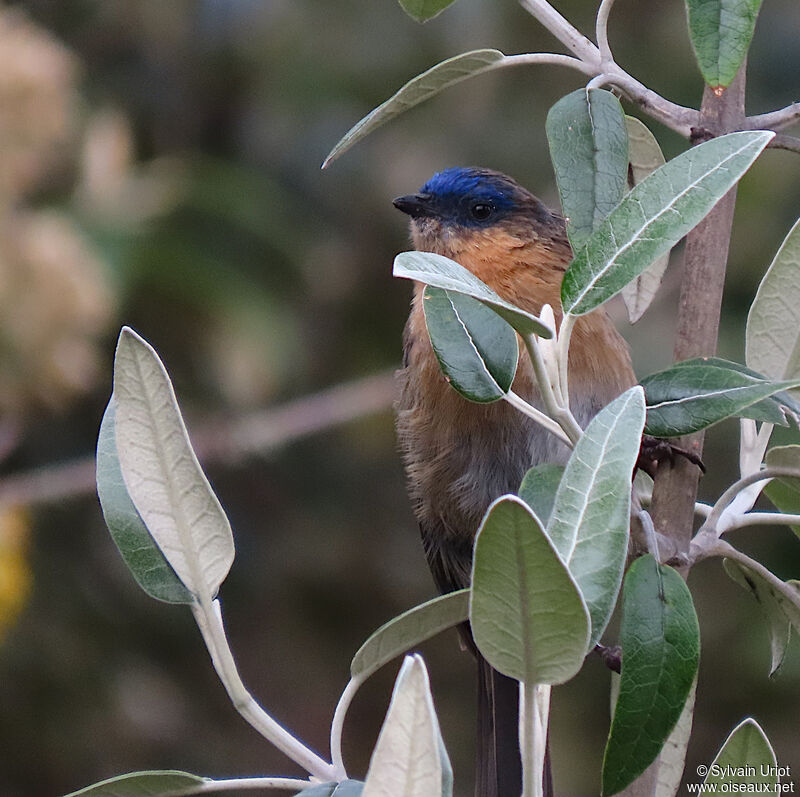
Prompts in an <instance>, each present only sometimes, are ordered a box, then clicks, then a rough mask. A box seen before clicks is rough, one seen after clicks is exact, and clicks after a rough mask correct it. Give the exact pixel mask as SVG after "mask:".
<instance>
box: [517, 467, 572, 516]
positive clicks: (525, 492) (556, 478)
mask: <svg viewBox="0 0 800 797" xmlns="http://www.w3.org/2000/svg"><path fill="white" fill-rule="evenodd" d="M563 475H564V466H563V465H535V466H534V467H532V468H531V469H530V470H529V471H528V472H527V473H526V474H525V476H524V477H523V479H522V484H520V486H519V490H518V495H519V497H520V498H521V499H522V500H523V501H524V502H525V503H526V504H527V505H528V506H529V507H530V508H531V509H532V510H533V514H534V515H536V517H538V518H539V519H540V520H541V521H542V523H543V524H544V525H545V526H547V524H548V523H549V522H550V515H551V514H552V512H553V504H554V503H555V500H556V493H557V492H558V485H559V484H560V483H561V477H562V476H563Z"/></svg>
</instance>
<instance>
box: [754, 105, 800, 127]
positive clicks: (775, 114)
mask: <svg viewBox="0 0 800 797" xmlns="http://www.w3.org/2000/svg"><path fill="white" fill-rule="evenodd" d="M797 122H800V102H793V103H792V104H791V105H787V106H786V107H785V108H781V109H780V110H779V111H770V112H769V113H761V114H758V115H756V116H748V117H747V120H746V125H745V129H747V130H775V131H776V132H777V131H778V130H784V129H785V128H787V127H791V126H792V125H793V124H797Z"/></svg>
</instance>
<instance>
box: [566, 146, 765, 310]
mask: <svg viewBox="0 0 800 797" xmlns="http://www.w3.org/2000/svg"><path fill="white" fill-rule="evenodd" d="M773 135H774V133H771V132H766V131H753V132H746V133H729V134H728V135H725V136H720V137H719V138H714V139H712V140H711V141H706V142H704V143H702V144H699V145H698V146H696V147H693V148H692V149H690V150H688V151H686V152H684V153H682V154H681V155H678V157H677V158H674V159H673V160H671V161H669V162H668V163H665V164H664V165H663V166H662V167H661V168H659V169H656V170H655V171H654V172H653V173H652V174H651V175H650V176H649V177H648V178H646V179H645V180H644V181H643V182H641V183H639V185H637V186H636V187H635V188H634V189H633V190H632V191H630V193H628V194H626V195H625V197H624V198H623V200H622V202H620V203H619V205H617V207H616V208H615V209H614V210H612V211H611V213H609V214H608V216H606V218H605V219H604V220H603V221H602V223H601V224H600V226H599V227H598V228H597V230H595V232H594V233H593V234H592V237H591V238H590V239H589V240H588V241H587V243H586V246H585V247H584V248H583V249H581V250H580V251H579V252H578V253H577V254H576V256H575V259H574V260H573V261H572V263H571V264H570V266H569V268H568V269H567V272H566V274H565V275H564V279H563V281H562V283H561V303H562V305H563V306H564V310H565V311H566V312H569V313H572V314H573V315H583V314H584V313H588V312H590V311H591V310H593V309H594V308H595V307H598V306H599V305H601V304H602V303H603V302H605V301H607V300H608V299H610V298H611V297H612V296H614V295H616V294H617V293H619V292H620V291H621V290H622V289H623V288H624V287H625V286H626V285H627V284H628V283H629V282H630V281H631V280H633V279H635V278H636V277H637V276H638V275H639V274H641V273H642V272H643V271H644V270H645V269H646V268H647V267H648V266H649V265H650V264H651V263H652V262H653V261H654V260H655V259H656V258H657V257H659V256H661V255H663V254H666V253H667V252H669V250H670V249H671V248H672V247H673V246H675V244H676V243H678V241H680V239H681V238H683V236H684V235H686V233H688V232H689V231H690V230H691V229H693V228H694V227H695V226H696V225H697V224H698V223H699V222H700V221H702V219H703V218H704V217H705V216H706V214H707V213H708V212H709V211H710V210H711V209H712V208H713V207H714V205H716V204H717V202H718V201H719V200H720V199H721V198H722V197H723V196H724V195H725V194H726V193H727V192H728V190H729V189H730V188H731V187H732V186H733V185H734V184H735V183H736V181H737V180H738V179H739V178H740V177H741V176H742V175H743V174H744V173H745V172H746V171H747V169H749V168H750V166H751V165H752V163H753V161H755V159H756V158H757V157H758V156H759V154H760V153H761V151H762V150H763V149H764V147H766V146H767V144H768V143H769V141H770V139H772V137H773Z"/></svg>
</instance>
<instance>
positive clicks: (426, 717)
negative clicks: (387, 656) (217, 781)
mask: <svg viewBox="0 0 800 797" xmlns="http://www.w3.org/2000/svg"><path fill="white" fill-rule="evenodd" d="M449 767H450V764H449V760H448V759H447V754H446V752H445V751H444V745H443V744H442V741H441V733H440V731H439V721H438V720H437V718H436V711H435V710H434V708H433V698H432V697H431V690H430V684H429V683H428V673H427V671H426V669H425V664H424V663H423V661H422V657H421V656H407V657H406V659H405V661H404V662H403V666H402V667H401V668H400V673H399V674H398V676H397V680H396V681H395V686H394V692H393V693H392V701H391V703H390V704H389V710H388V711H387V712H386V719H385V720H384V723H383V727H382V728H381V732H380V735H379V736H378V741H377V744H376V745H375V749H374V750H373V751H372V758H371V759H370V762H369V770H368V771H367V777H366V781H365V783H364V791H363V797H432V796H433V795H439V794H442V793H443V791H445V790H446V789H445V788H443V787H446V782H447V780H448V774H447V770H448V769H449ZM451 774H452V773H451Z"/></svg>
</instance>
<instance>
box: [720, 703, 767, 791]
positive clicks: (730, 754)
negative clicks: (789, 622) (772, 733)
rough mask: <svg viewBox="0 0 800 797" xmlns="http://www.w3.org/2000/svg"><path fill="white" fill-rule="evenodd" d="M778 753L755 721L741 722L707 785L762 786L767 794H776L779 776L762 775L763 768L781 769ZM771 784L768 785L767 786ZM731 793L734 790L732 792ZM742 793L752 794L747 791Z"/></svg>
mask: <svg viewBox="0 0 800 797" xmlns="http://www.w3.org/2000/svg"><path fill="white" fill-rule="evenodd" d="M777 763H778V762H777V760H776V759H775V751H774V750H773V749H772V745H771V744H770V743H769V739H767V737H766V735H765V733H764V731H762V730H761V726H760V725H759V724H758V723H757V722H756V721H755V720H754V719H750V718H748V719H746V720H744V721H743V722H741V723H739V725H737V726H736V727H735V728H734V729H733V731H732V732H731V735H730V736H729V737H728V738H727V740H726V742H725V744H724V745H722V749H721V750H720V751H719V753H717V757H716V758H715V759H714V761H713V762H712V764H711V766H710V767H709V768H708V775H707V777H706V779H705V781H704V783H709V784H712V783H713V784H716V785H717V787H720V786H722V784H733V783H735V784H741V785H745V784H759V786H760V787H761V788H760V789H759V790H760V791H762V792H763V793H772V794H775V793H777V792H776V789H775V786H776V784H777V782H778V776H777V774H774V775H770V774H767V775H762V774H761V767H762V766H763V767H764V768H765V770H766V771H767V772H769V771H770V768H772V771H774V769H775V767H777ZM765 784H768V786H765ZM728 791H730V790H728ZM740 791H741V792H746V791H749V790H748V789H746V788H744V789H741V790H740Z"/></svg>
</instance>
